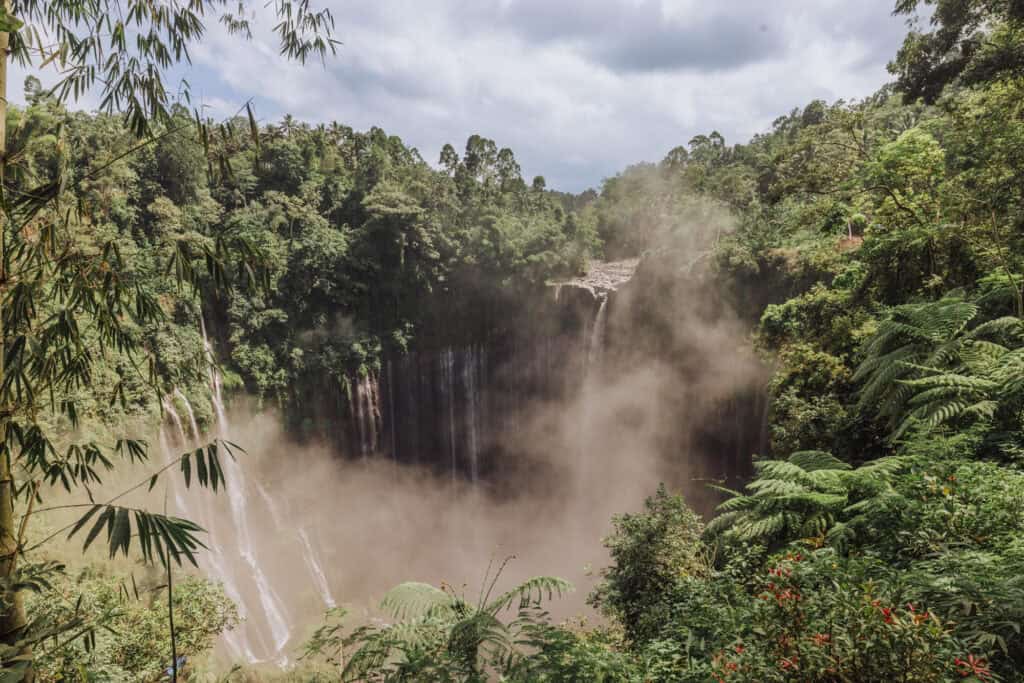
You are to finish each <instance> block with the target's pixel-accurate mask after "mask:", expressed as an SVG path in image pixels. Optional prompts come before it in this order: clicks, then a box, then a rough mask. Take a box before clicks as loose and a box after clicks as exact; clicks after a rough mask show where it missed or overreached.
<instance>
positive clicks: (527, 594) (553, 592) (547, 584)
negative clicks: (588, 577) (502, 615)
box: [485, 576, 575, 614]
mask: <svg viewBox="0 0 1024 683" xmlns="http://www.w3.org/2000/svg"><path fill="white" fill-rule="evenodd" d="M573 590H575V589H574V588H573V585H572V584H571V583H569V582H568V581H566V580H565V579H560V578H558V577H555V576H535V577H533V578H532V579H528V580H526V581H524V582H523V583H521V584H519V585H518V586H516V587H515V588H513V589H512V590H510V591H506V592H505V593H503V594H501V595H499V596H498V597H497V598H495V599H494V600H492V601H491V603H490V604H489V605H488V606H487V608H486V610H485V611H487V612H489V613H491V614H497V613H498V612H500V611H501V610H503V609H508V607H509V606H510V605H511V604H512V603H513V602H514V601H515V600H517V599H518V600H519V606H520V609H522V608H523V607H526V606H527V605H528V604H530V603H533V602H540V601H541V600H543V599H547V600H551V599H552V598H554V597H562V596H563V595H564V594H566V593H571V592H572V591H573Z"/></svg>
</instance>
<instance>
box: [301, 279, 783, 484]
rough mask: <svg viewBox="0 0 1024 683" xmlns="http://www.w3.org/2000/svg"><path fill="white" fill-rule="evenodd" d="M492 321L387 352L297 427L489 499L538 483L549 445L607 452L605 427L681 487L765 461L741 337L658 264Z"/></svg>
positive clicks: (526, 303)
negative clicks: (650, 457) (480, 490)
mask: <svg viewBox="0 0 1024 683" xmlns="http://www.w3.org/2000/svg"><path fill="white" fill-rule="evenodd" d="M634 272H635V274H634ZM486 315H487V316H488V317H489V322H488V323H487V324H486V325H479V324H474V325H471V326H464V327H462V328H460V329H445V326H446V321H445V320H443V319H439V320H438V322H437V325H436V329H434V330H431V331H430V334H427V335H424V336H425V338H428V339H431V340H433V341H432V342H428V343H424V344H422V345H421V346H420V347H419V348H416V349H415V350H412V351H409V352H407V353H402V354H399V353H392V354H388V355H387V356H386V357H385V359H384V362H383V364H382V367H381V369H380V370H379V372H374V373H370V374H368V375H367V376H365V377H358V378H353V379H352V381H351V382H350V385H349V387H348V388H347V390H345V389H342V388H339V387H331V386H321V387H310V388H308V389H307V393H308V398H307V400H308V403H307V404H306V408H304V409H303V413H304V414H305V418H306V424H307V425H309V426H311V428H312V429H313V431H314V433H317V434H319V435H321V436H323V437H326V438H327V439H328V440H329V441H331V442H333V443H334V444H335V445H336V447H337V448H338V450H339V451H340V452H341V453H343V454H344V455H346V456H348V457H354V458H368V457H386V458H391V459H393V460H394V461H395V462H397V463H416V464H420V465H427V466H430V467H433V468H435V469H436V470H438V471H442V472H444V473H445V474H446V475H448V476H451V477H453V478H466V479H470V480H473V481H475V482H478V483H479V484H480V485H483V486H487V487H489V488H490V489H491V490H492V491H494V492H498V493H502V492H512V491H514V490H515V488H516V487H518V486H520V485H525V484H528V485H531V486H535V485H536V484H537V482H538V481H543V480H544V479H545V473H547V472H549V471H550V470H551V469H552V468H553V467H554V465H553V461H552V457H551V451H553V450H558V451H560V452H561V457H562V458H563V459H564V457H566V456H565V452H566V451H574V450H578V451H580V454H578V457H579V458H586V457H587V455H586V453H585V451H587V450H588V449H592V448H600V446H601V444H600V443H597V444H591V445H588V442H589V441H590V439H588V438H587V434H588V433H597V434H600V433H601V432H604V431H606V430H610V431H611V432H613V433H615V434H621V433H622V432H623V431H626V432H630V431H635V432H636V441H637V446H636V447H637V448H643V449H647V450H650V449H654V450H656V451H658V453H659V454H660V455H661V456H662V457H663V458H664V459H665V461H666V462H667V463H668V465H669V466H668V467H667V469H666V471H667V472H668V473H669V475H671V472H672V471H673V467H672V463H677V464H679V465H680V467H678V468H676V470H677V471H678V472H679V473H680V478H685V479H687V480H688V481H692V480H694V479H716V480H722V479H725V480H731V481H735V480H737V479H740V478H742V477H744V476H745V475H746V474H747V472H748V470H749V462H750V456H751V454H753V453H757V452H763V449H764V445H765V444H764V437H763V422H764V413H765V402H764V392H763V388H762V382H761V376H760V371H759V369H758V367H757V364H756V363H755V362H754V360H753V356H752V354H751V353H750V351H749V349H747V348H744V346H743V343H742V340H743V339H744V338H745V336H746V335H745V332H744V330H742V329H741V327H740V325H739V323H738V322H736V321H735V319H734V317H733V316H732V315H731V314H730V313H729V310H728V307H726V306H725V305H724V304H723V303H722V302H721V301H720V300H718V299H717V297H715V296H714V295H713V294H711V288H710V286H708V285H706V284H705V283H704V282H703V281H702V280H701V279H700V278H699V277H694V276H691V275H689V274H686V273H680V272H677V271H675V270H673V269H672V268H671V267H670V264H669V262H668V261H665V262H661V261H659V260H658V259H648V260H647V261H646V262H645V263H644V264H642V265H640V266H639V268H638V264H637V262H636V261H635V260H634V261H628V262H616V263H610V264H595V265H594V266H593V267H592V268H591V270H590V273H589V274H588V276H586V277H582V278H576V279H573V280H568V281H565V282H560V283H555V284H553V285H551V286H548V287H546V288H544V290H543V291H539V292H537V293H536V294H535V295H534V296H530V297H525V298H523V299H518V300H515V301H512V302H508V301H506V302H503V303H500V304H497V305H496V307H495V309H494V310H491V311H487V312H486ZM652 416H656V417H652ZM339 418H340V419H339ZM596 420H599V421H600V422H596ZM577 437H578V438H577ZM599 441H600V440H599ZM573 457H577V456H575V455H574V456H573ZM621 457H630V453H628V452H623V453H622V454H621ZM697 495H698V497H699V496H700V494H699V493H698V494H697Z"/></svg>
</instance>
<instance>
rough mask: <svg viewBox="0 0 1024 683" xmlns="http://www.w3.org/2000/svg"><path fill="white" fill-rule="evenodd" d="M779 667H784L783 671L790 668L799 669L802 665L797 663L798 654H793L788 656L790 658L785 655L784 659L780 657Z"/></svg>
mask: <svg viewBox="0 0 1024 683" xmlns="http://www.w3.org/2000/svg"><path fill="white" fill-rule="evenodd" d="M779 668H780V669H782V670H783V671H786V670H788V669H793V670H796V669H799V668H800V667H799V666H798V665H797V657H796V655H793V656H792V657H788V658H787V657H783V658H782V659H780V660H779Z"/></svg>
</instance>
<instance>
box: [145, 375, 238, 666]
mask: <svg viewBox="0 0 1024 683" xmlns="http://www.w3.org/2000/svg"><path fill="white" fill-rule="evenodd" d="M174 394H175V395H178V396H180V397H181V399H183V401H184V403H185V405H186V406H188V412H189V414H190V415H192V414H193V411H192V406H191V404H189V402H188V400H187V399H186V398H185V396H184V394H182V393H181V392H180V391H179V390H177V389H175V391H174ZM162 404H163V409H164V413H165V414H166V415H167V416H168V417H169V418H170V419H171V423H172V424H174V426H175V428H176V432H177V435H178V437H179V439H180V441H179V442H176V443H177V445H179V446H181V447H182V448H186V447H187V446H189V444H188V442H187V441H186V440H185V439H184V436H185V433H184V430H183V429H182V421H181V416H179V415H178V411H177V409H175V407H174V403H173V402H172V401H171V399H170V397H164V399H163V401H162ZM193 424H194V423H193ZM166 427H167V422H166V420H165V421H164V424H163V425H162V426H161V428H160V448H161V450H162V451H163V455H164V463H165V464H168V465H169V464H170V463H171V462H173V461H174V460H175V458H176V457H177V455H176V453H175V452H174V449H173V448H172V446H171V440H170V439H169V438H168V435H167V430H166ZM196 434H197V435H198V432H196ZM172 481H173V484H172V486H171V490H172V491H173V492H174V502H175V505H176V506H177V512H178V514H183V515H184V514H189V512H190V511H189V509H188V508H189V506H188V503H187V501H186V499H185V496H184V492H183V490H182V489H183V487H182V486H181V484H180V482H179V480H178V479H177V478H174V479H173V480H172ZM201 512H203V513H206V512H208V510H207V509H203V510H202V511H201ZM189 516H194V515H189ZM192 521H194V522H196V523H197V524H199V525H200V526H201V527H203V528H204V529H206V530H207V531H208V532H210V534H211V537H212V536H213V534H214V525H213V521H214V520H213V519H212V517H211V516H210V515H208V514H206V515H202V514H201V515H199V516H198V518H195V519H193V520H192ZM209 546H210V547H209V550H208V551H207V552H205V553H200V554H199V564H200V567H201V568H202V569H203V570H204V571H205V572H206V573H207V574H210V575H212V576H213V577H215V578H216V579H217V580H219V581H220V582H221V584H222V585H223V586H224V592H225V593H226V594H227V596H228V598H230V599H231V601H232V602H234V603H235V605H237V606H238V609H239V613H240V615H241V616H242V617H243V618H244V617H245V604H244V602H243V600H242V596H241V595H240V594H239V592H238V590H237V588H236V587H235V582H234V581H233V580H232V573H231V572H230V571H229V570H228V569H227V567H226V566H225V560H224V556H223V553H222V552H221V547H220V544H218V543H216V542H214V539H211V542H210V543H209ZM223 639H224V643H225V645H226V646H227V648H228V651H229V653H230V654H231V656H232V659H244V660H245V661H250V662H252V661H257V657H256V655H255V653H254V652H253V650H252V648H251V647H250V645H249V643H248V642H247V641H246V639H245V638H243V637H242V634H241V633H239V632H238V631H237V630H233V631H228V632H226V633H224V635H223Z"/></svg>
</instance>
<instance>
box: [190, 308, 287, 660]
mask: <svg viewBox="0 0 1024 683" xmlns="http://www.w3.org/2000/svg"><path fill="white" fill-rule="evenodd" d="M201 318H202V316H200V319H201ZM202 333H203V349H204V351H205V352H206V355H207V358H208V361H209V362H208V368H209V373H208V374H209V379H210V390H211V400H212V403H213V409H214V413H215V415H216V417H217V431H218V435H219V436H220V438H222V439H225V440H229V439H230V437H231V425H230V424H229V422H228V419H227V412H226V411H225V408H224V397H223V390H222V383H221V377H220V371H219V370H217V368H216V366H215V365H214V364H213V362H212V360H213V350H212V347H211V346H210V340H209V338H208V337H207V336H206V327H205V325H203V327H202ZM221 466H222V467H223V469H224V474H225V478H226V479H227V482H228V483H227V485H226V486H225V488H226V489H227V494H228V501H229V509H230V512H231V527H232V530H233V532H234V533H233V534H230V537H226V538H225V539H223V540H224V541H230V540H234V541H235V542H236V543H237V546H238V547H237V551H238V553H239V555H240V556H241V557H242V559H243V560H245V564H246V565H248V568H249V570H250V571H251V572H252V578H253V581H254V582H255V584H256V588H257V589H258V592H259V603H260V607H262V611H263V617H264V618H265V620H266V625H267V627H268V628H269V630H270V636H271V638H272V640H273V651H272V652H270V653H268V654H269V655H270V657H271V658H276V659H277V660H278V661H280V662H281V663H282V664H283V663H286V662H287V661H288V658H287V657H286V656H285V655H284V654H283V650H284V648H285V646H286V645H287V644H288V640H289V638H291V627H290V625H289V620H288V618H287V616H286V612H285V609H284V606H283V604H282V601H281V598H280V597H279V596H278V594H277V592H276V591H275V590H274V587H273V585H272V584H271V582H270V580H269V578H268V577H267V574H266V572H265V571H264V570H263V567H262V565H261V563H260V562H259V561H258V559H257V557H256V554H257V553H256V549H255V547H254V546H253V542H252V535H251V534H250V529H249V512H250V510H249V509H248V508H249V503H248V496H247V495H246V489H247V488H248V483H249V482H248V481H247V478H246V476H245V470H244V469H243V468H242V467H241V466H240V465H239V464H238V463H237V462H236V461H235V459H234V458H231V457H226V458H222V459H221ZM223 578H224V579H227V580H226V581H225V583H227V582H228V581H230V580H231V578H232V577H223ZM222 580H223V579H222ZM242 605H243V606H245V607H249V605H245V603H244V602H243V603H242ZM246 611H247V612H249V613H250V614H251V612H250V610H249V609H247V610H246Z"/></svg>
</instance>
